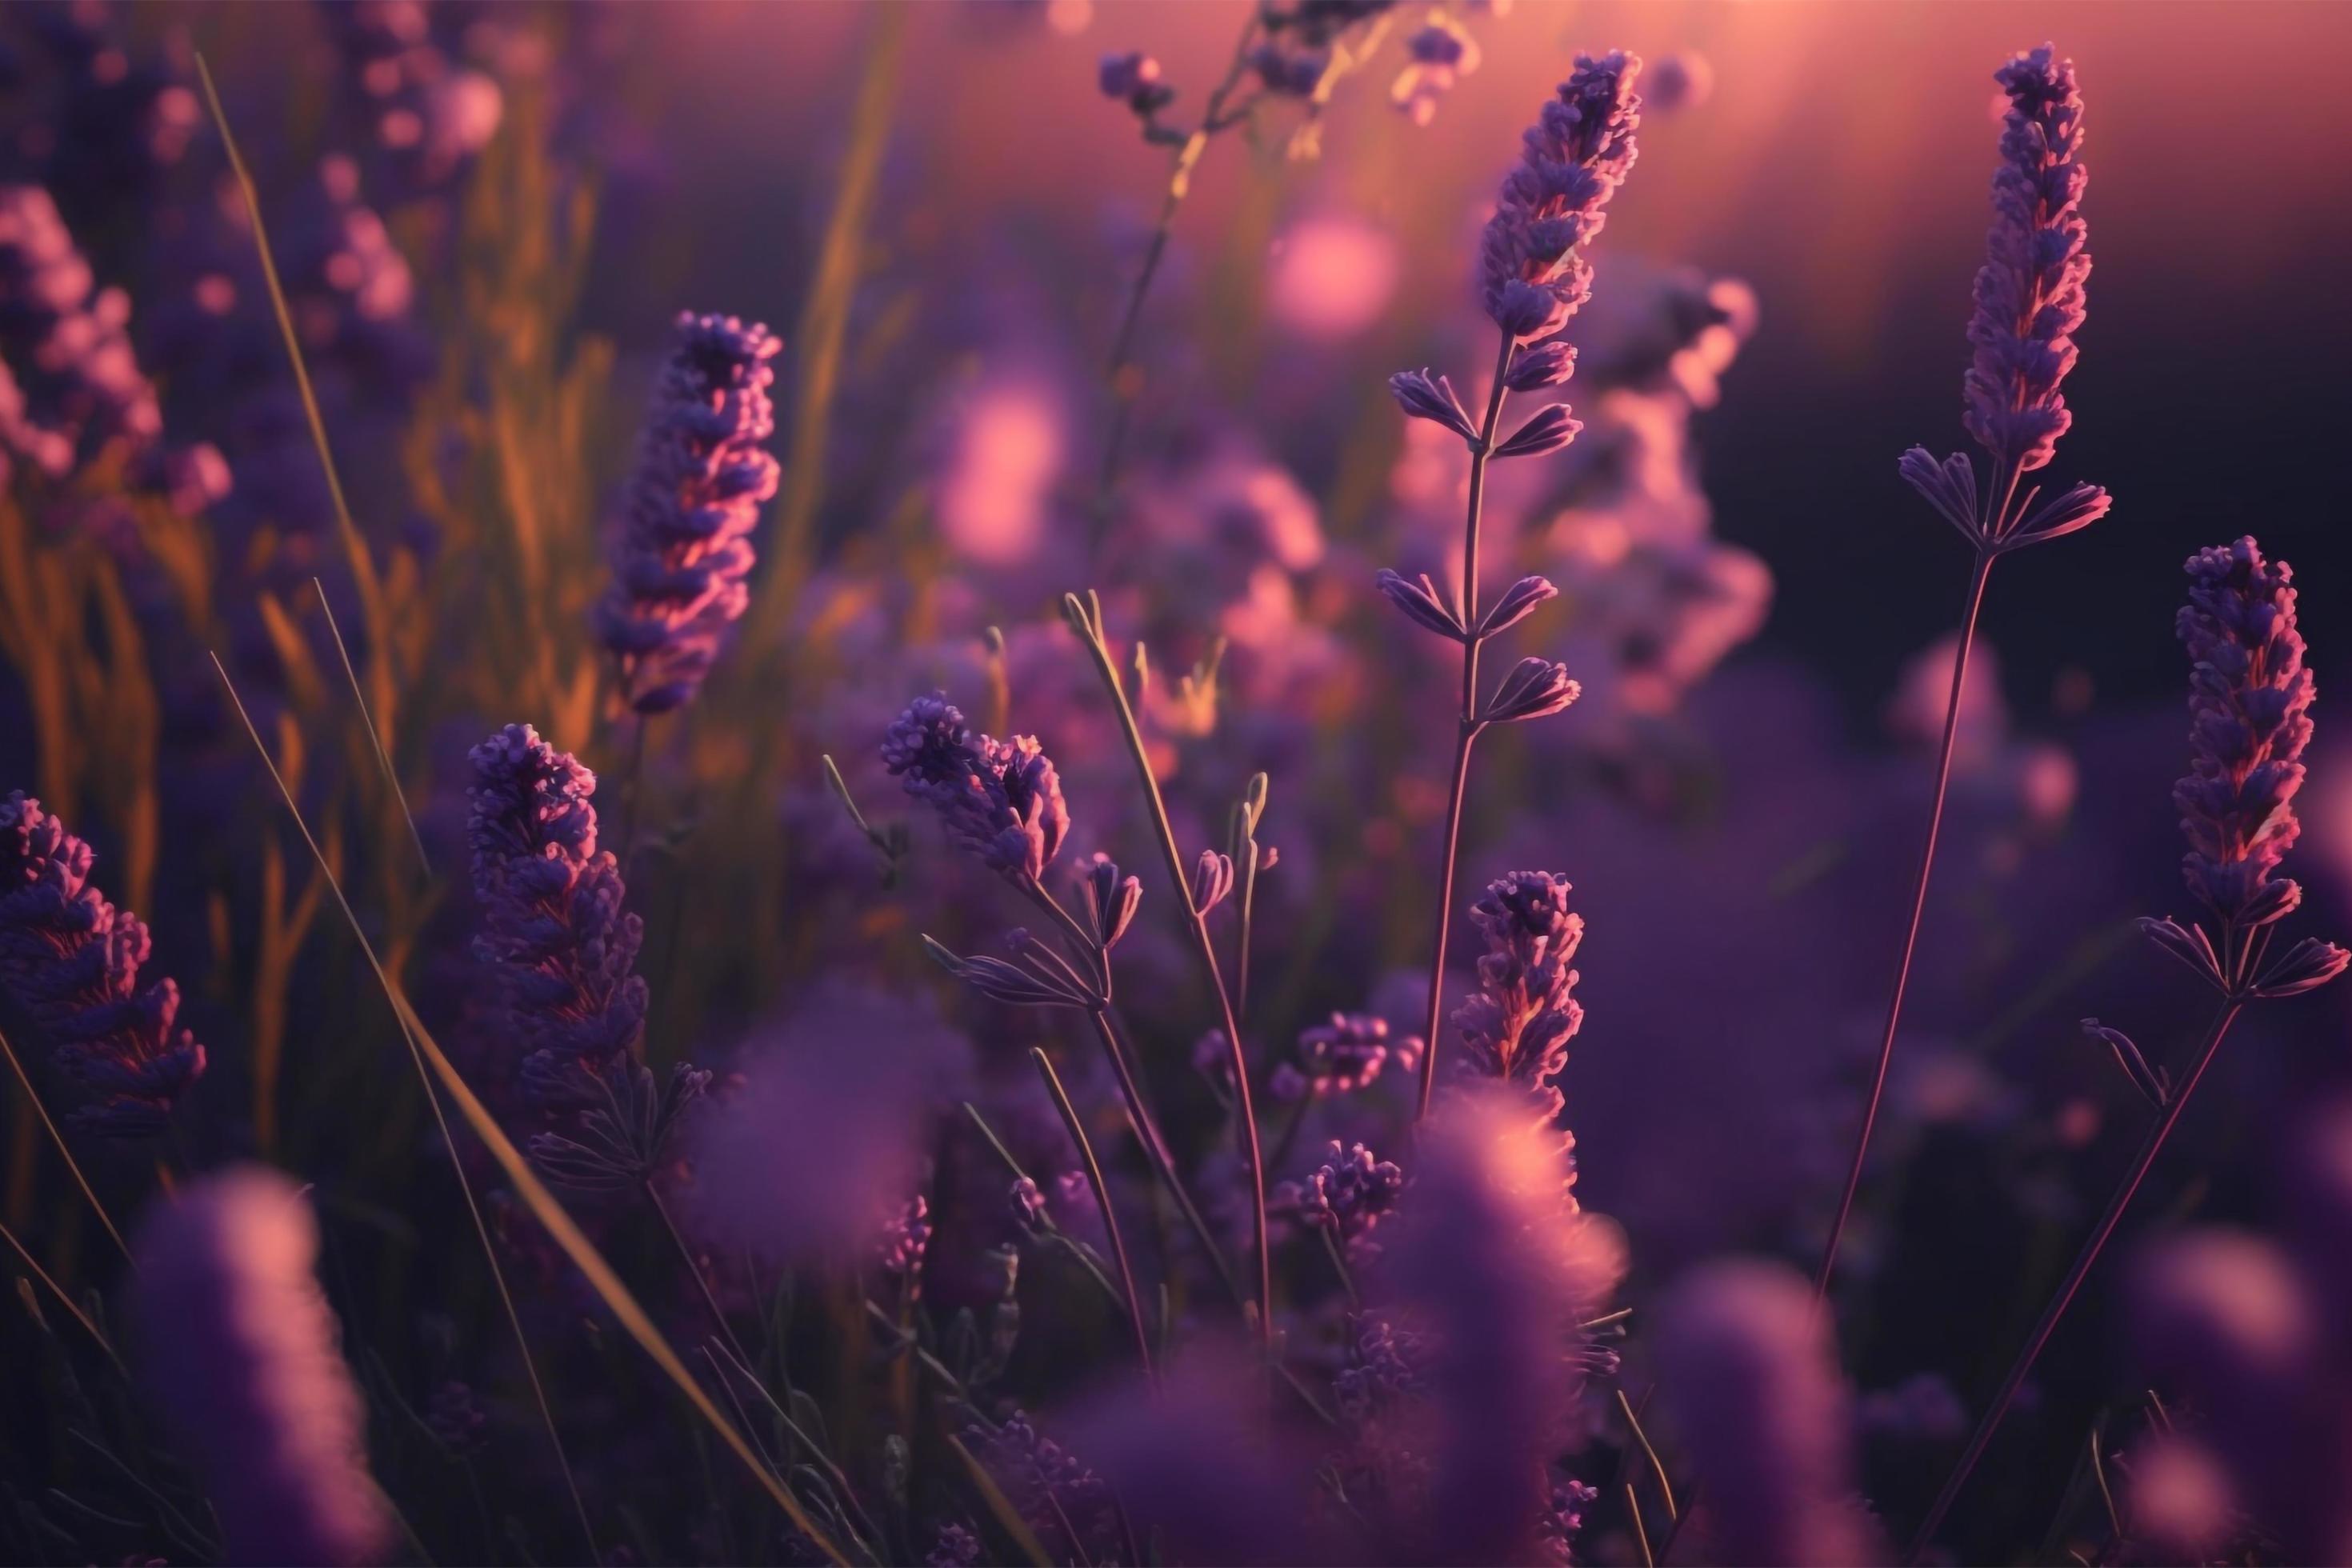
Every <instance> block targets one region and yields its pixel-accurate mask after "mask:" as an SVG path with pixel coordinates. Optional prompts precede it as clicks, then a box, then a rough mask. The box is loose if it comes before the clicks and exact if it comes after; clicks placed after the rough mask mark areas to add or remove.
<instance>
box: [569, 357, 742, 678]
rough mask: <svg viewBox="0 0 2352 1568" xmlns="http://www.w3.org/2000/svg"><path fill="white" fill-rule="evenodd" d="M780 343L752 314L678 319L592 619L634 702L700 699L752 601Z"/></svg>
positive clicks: (655, 388) (649, 410)
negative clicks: (722, 644) (609, 571)
mask: <svg viewBox="0 0 2352 1568" xmlns="http://www.w3.org/2000/svg"><path fill="white" fill-rule="evenodd" d="M782 347H783V344H782V342H780V341H779V340H778V339H777V338H776V337H775V336H774V335H773V334H772V333H771V332H770V331H768V329H767V328H766V327H764V326H761V325H760V324H759V323H757V322H751V323H746V322H744V321H739V320H737V319H736V318H735V317H733V316H697V315H693V314H685V315H681V316H679V317H678V319H677V332H676V335H675V337H674V339H673V341H672V343H671V347H670V354H669V360H668V363H667V364H666V365H665V366H664V367H663V369H662V373H661V377H660V379H659V381H657V382H656V384H655V387H654V395H653V402H652V405H651V407H650V408H649V409H648V410H647V411H646V423H645V429H644V434H643V436H642V437H641V439H640V441H639V445H638V448H637V467H636V472H635V475H634V476H633V477H632V478H631V479H630V481H629V489H628V500H627V503H626V510H625V512H624V513H623V515H622V517H621V520H620V523H619V526H618V527H617V528H616V529H615V530H614V535H613V542H612V565H613V586H612V590H611V592H610V593H609V594H608V595H606V596H605V598H604V603H603V604H602V605H600V606H599V607H598V610H597V617H596V621H597V631H598V634H599V635H600V636H601V637H603V639H604V646H605V647H608V648H610V649H611V650H612V651H613V653H614V655H615V656H616V657H617V658H619V660H620V663H621V674H622V679H623V680H624V681H625V684H626V687H627V696H628V701H629V705H630V706H631V707H632V708H634V709H635V710H637V711H638V712H639V713H662V712H667V711H668V710H671V709H674V708H678V707H681V706H683V705H685V704H686V703H688V702H690V701H692V700H694V696H695V693H696V692H698V690H700V689H701V687H702V681H703V678H704V677H705V676H707V675H709V673H710V667H711V664H712V662H713V661H714V660H716V659H717V658H718V657H719V637H720V636H721V635H722V634H723V633H724V632H725V631H726V629H727V627H728V626H730V625H732V624H733V623H734V622H735V621H737V620H738V619H740V617H741V616H742V614H743V610H744V607H745V605H748V604H749V603H750V598H751V595H750V591H749V590H748V589H747V588H746V587H745V586H744V579H745V577H746V576H748V575H749V574H750V573H751V559H752V555H751V530H752V529H753V527H754V526H756V525H757V524H758V522H759V521H760V508H761V505H762V504H763V503H764V502H766V501H767V500H769V499H770V498H771V497H772V496H773V495H774V494H775V493H776V483H777V477H778V471H777V467H776V460H775V458H772V457H771V456H769V455H768V453H767V452H765V451H764V450H762V449H761V446H760V443H761V442H762V441H765V440H767V439H768V438H769V437H771V436H772V435H774V434H775V428H776V419H775V408H774V405H772V404H771V403H770V401H769V398H768V387H769V385H770V384H772V383H773V382H774V380H775V377H776V373H775V371H774V370H773V369H772V367H771V366H770V365H769V363H768V361H770V360H771V359H772V358H774V357H775V355H776V354H777V353H778V352H779V351H780V350H782Z"/></svg>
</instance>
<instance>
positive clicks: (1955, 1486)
mask: <svg viewBox="0 0 2352 1568" xmlns="http://www.w3.org/2000/svg"><path fill="white" fill-rule="evenodd" d="M2244 1005H2245V999H2244V997H2243V996H2242V995H2236V994H2233V995H2231V996H2230V997H2228V998H2227V999H2226V1000H2224V1001H2223V1002H2222V1004H2221V1011H2219V1012H2218V1013H2216V1014H2214V1016H2213V1022H2212V1024H2211V1025H2210V1026H2209V1027H2208V1028H2207V1029H2206V1031H2205V1039H2204V1043H2203V1044H2202V1045H2200V1047H2198V1050H2197V1059H2196V1061H2195V1062H2194V1064H2192V1065H2191V1066H2190V1068H2189V1075H2188V1076H2187V1077H2186V1078H2184V1079H2181V1082H2180V1087H2179V1089H2178V1090H2177V1091H2176V1092H2175V1093H2174V1094H2173V1096H2172V1098H2171V1100H2169V1101H2168V1102H2167V1104H2166V1106H2165V1108H2164V1115H2163V1116H2162V1117H2161V1118H2160V1119H2158V1121H2157V1124H2156V1126H2155V1127H2154V1128H2153V1129H2151V1130H2150V1131H2149V1132H2148V1135H2147V1142H2144V1143H2142V1144H2141V1145H2140V1150H2139V1154H2138V1155H2137V1158H2135V1159H2134V1160H2133V1161H2132V1163H2131V1167H2130V1169H2128V1170H2126V1172H2125V1173H2124V1177H2123V1180H2122V1181H2121V1182H2120V1183H2118V1184H2116V1191H2115V1195H2114V1196H2113V1197H2110V1198H2109V1199H2108V1200H2107V1207H2106V1212H2105V1213H2104V1214H2102V1215H2100V1216H2099V1223H2098V1224H2097V1225H2096V1226H2094V1227H2093V1228H2092V1231H2091V1235H2090V1238H2089V1239H2088V1240H2087V1241H2085V1242H2084V1244H2083V1250H2082V1251H2081V1252H2079V1253H2077V1254H2076V1255H2075V1258H2074V1267H2073V1268H2069V1269H2068V1270H2067V1271H2066V1278H2065V1279H2064V1280H2063V1282H2062V1283H2061V1284H2060V1285H2059V1287H2058V1292H2057V1294H2056V1295H2054V1296H2053V1297H2051V1298H2050V1304H2049V1305H2048V1306H2047V1307H2044V1308H2043V1309H2042V1317H2041V1321H2038V1322H2036V1323H2035V1324H2034V1325H2033V1331H2032V1333H2031V1334H2030V1335H2028V1336H2027V1337H2026V1341H2025V1348H2024V1349H2023V1350H2021V1351H2020V1352H2018V1355H2017V1360H2016V1361H2015V1363H2012V1364H2011V1367H2010V1369H2009V1375H2008V1376H2006V1377H2004V1378H2002V1379H2001V1383H2000V1392H1999V1393H1997V1394H1994V1395H1993V1398H1992V1404H1991V1405H1988V1406H1987V1407H1986V1409H1985V1413H1984V1415H1983V1418H1982V1419H1980V1420H1979V1421H1978V1423H1977V1429H1976V1432H1975V1435H1974V1436H1970V1437H1969V1446H1968V1447H1967V1449H1966V1450H1965V1451H1964V1452H1963V1453H1962V1454H1961V1455H1960V1462H1959V1463H1958V1464H1957V1465H1955V1466H1954V1467H1952V1473H1951V1475H1950V1477H1949V1478H1948V1479H1946V1480H1945V1482H1944V1489H1943V1490H1942V1491H1941V1492H1940V1493H1938V1494H1937V1498H1936V1505H1935V1507H1933V1508H1931V1509H1929V1510H1927V1519H1926V1520H1925V1521H1923V1522H1922V1523H1921V1524H1920V1526H1919V1533H1918V1534H1917V1535H1916V1537H1915V1538H1913V1540H1912V1542H1911V1552H1910V1556H1909V1560H1910V1561H1911V1562H1914V1563H1916V1562H1918V1561H1919V1559H1920V1557H1921V1555H1922V1554H1923V1553H1925V1552H1926V1551H1927V1546H1928V1543H1929V1542H1932V1541H1934V1540H1935V1537H1936V1531H1937V1529H1938V1528H1939V1527H1940V1526H1941V1525H1942V1524H1943V1522H1944V1516H1945V1515H1946V1514H1947V1513H1948V1512H1949V1511H1950V1510H1951V1507H1952V1503H1953V1500H1955V1499H1957V1498H1958V1496H1959V1494H1960V1489H1961V1488H1962V1487H1963V1486H1965V1485H1967V1484H1968V1479H1969V1473H1970V1472H1971V1471H1973V1470H1974V1469H1975V1468H1976V1467H1977V1461H1978V1460H1979V1458H1983V1456H1984V1451H1985V1446H1986V1445H1987V1444H1989V1443H1990V1442H1991V1441H1992V1435H1993V1433H1994V1432H1995V1431H1996V1430H1998V1429H1999V1428H2000V1423H2001V1418H2002V1417H2003V1416H2005V1415H2008V1414H2009V1407H2010V1405H2011V1402H2012V1401H2014V1400H2015V1399H2016V1398H2017V1391H2018V1390H2019V1389H2020V1388H2021V1387H2022V1386H2023V1385H2024V1383H2025V1379H2026V1377H2027V1376H2028V1374H2030V1373H2032V1371H2033V1363H2035V1362H2036V1361H2038V1360H2040V1359H2041V1356H2042V1347H2043V1346H2045V1345H2047V1344H2048V1343H2049V1342H2050V1336H2051V1334H2052V1333H2053V1332H2054V1331H2056V1330H2057V1327H2058V1321H2059V1320H2060V1319H2061V1318H2063V1317H2064V1316H2065V1315H2066V1309H2067V1308H2068V1307H2070V1306H2072V1305H2073V1304H2074V1295H2075V1292H2076V1291H2078V1290H2080V1289H2082V1288H2083V1281H2084V1279H2087V1278H2088V1277H2089V1275H2090V1272H2091V1269H2092V1268H2093V1267H2095V1265H2096V1264H2097V1263H2098V1261H2099V1254H2100V1253H2101V1252H2102V1251H2104V1250H2105V1247H2106V1245H2107V1238H2108V1237H2111V1236H2113V1235H2114V1234H2115V1231H2116V1224H2117V1223H2118V1222H2120V1221H2121V1220H2122V1218H2123V1217H2124V1211H2125V1210H2126V1209H2127V1208H2129V1207H2130V1206H2131V1201H2132V1199H2133V1197H2134V1196H2136V1195H2137V1194H2138V1192H2139V1189H2140V1184H2141V1183H2142V1182H2144V1181H2146V1180H2147V1173H2148V1169H2149V1167H2150V1166H2152V1165H2154V1164H2155V1163H2156V1157H2157V1156H2158V1154H2160V1153H2162V1152H2164V1145H2165V1142H2166V1141H2167V1140H2168V1139H2169V1138H2171V1136H2172V1130H2173V1128H2174V1127H2176V1126H2178V1125H2179V1121H2180V1113H2181V1112H2182V1111H2183V1110H2187V1109H2188V1107H2189V1097H2190V1096H2191V1095H2193V1094H2195V1093H2196V1092H2197V1085H2198V1082H2199V1081H2200V1079H2203V1078H2204V1076H2205V1069H2206V1068H2209V1067H2211V1066H2212V1065H2213V1058H2214V1057H2215V1056H2217V1055H2219V1054H2220V1052H2221V1041H2222V1039H2223V1037H2226V1036H2227V1035H2228V1034H2229V1032H2230V1026H2231V1024H2232V1023H2235V1022H2236V1021H2237V1017H2238V1014H2239V1011H2240V1010H2241V1009H2242V1008H2243V1007H2244Z"/></svg>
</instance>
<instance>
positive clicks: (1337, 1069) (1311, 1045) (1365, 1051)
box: [1219, 1013, 1421, 1100]
mask: <svg viewBox="0 0 2352 1568" xmlns="http://www.w3.org/2000/svg"><path fill="white" fill-rule="evenodd" d="M1219 1048H1220V1049H1222V1048H1223V1040H1222V1037H1220V1040H1219ZM1391 1059H1393V1060H1394V1061H1395V1062H1396V1065H1397V1066H1398V1067H1399V1068H1402V1070H1404V1071H1406V1072H1411V1071H1412V1069H1413V1068H1414V1067H1416V1066H1417V1065H1418V1064H1419V1063H1420V1061H1421V1038H1420V1037H1419V1036H1407V1037H1404V1038H1402V1039H1400V1040H1396V1041H1394V1042H1391V1040H1390V1039H1389V1021H1388V1020H1387V1019H1386V1018H1378V1017H1374V1016H1372V1015H1370V1014H1369V1013H1334V1014H1332V1015H1331V1021H1330V1022H1329V1023H1328V1024H1318V1025H1316V1026H1314V1027H1313V1028H1311V1029H1306V1030H1302V1031H1301V1032H1300V1034H1299V1036H1298V1060H1297V1063H1296V1064H1295V1065H1294V1064H1293V1063H1290V1062H1284V1063H1283V1064H1282V1065H1281V1066H1280V1067H1277V1068H1275V1069H1274V1079H1273V1085H1272V1087H1273V1089H1274V1093H1275V1098H1276V1099H1277V1100H1300V1099H1304V1098H1306V1097H1307V1096H1308V1095H1314V1096H1317V1097H1318V1098H1319V1097H1322V1096H1326V1095H1335V1094H1353V1093H1354V1092H1355V1091H1356V1090H1358V1089H1363V1088H1366V1087H1367V1086H1369V1085H1370V1084H1371V1083H1372V1081H1373V1080H1374V1079H1378V1078H1379V1077H1380V1076H1381V1069H1382V1068H1386V1067H1387V1066H1388V1065H1389V1062H1390V1061H1391Z"/></svg>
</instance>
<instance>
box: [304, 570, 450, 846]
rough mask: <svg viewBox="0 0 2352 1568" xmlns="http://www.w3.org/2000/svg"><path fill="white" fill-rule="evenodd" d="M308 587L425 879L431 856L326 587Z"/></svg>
mask: <svg viewBox="0 0 2352 1568" xmlns="http://www.w3.org/2000/svg"><path fill="white" fill-rule="evenodd" d="M310 586H311V587H312V588H314V589H316V590H318V595H319V608H320V610H321V611H323V612H324V613H325V615H326V617H327V631H328V633H329V635H331V636H332V637H334V639H335V652H336V653H338V654H340V655H341V656H342V660H343V679H346V680H349V681H350V682H351V683H352V701H354V702H356V703H358V704H359V709H360V722H361V723H362V724H365V725H366V726H367V736H368V744H369V745H371V746H373V747H374V748H375V760H376V763H377V765H378V766H380V767H382V768H383V782H384V783H386V784H390V785H391V786H392V797H393V799H394V800H396V801H398V802H399V803H400V815H401V816H402V817H403V818H404V820H405V821H406V822H407V824H408V840H409V842H410V843H412V844H414V845H415V846H416V858H417V861H418V863H419V864H421V865H423V866H424V868H425V875H426V876H427V877H430V876H432V875H433V857H432V856H430V855H427V854H426V853H425V835H423V834H422V833H419V832H417V831H416V814H415V812H413V811H411V810H409V809H408V792H407V791H406V790H404V789H402V788H401V787H400V775H399V774H398V773H394V771H393V767H392V754H391V753H390V752H386V751H385V750H384V749H383V736H382V735H380V734H378V733H377V732H376V727H375V716H374V715H373V714H372V713H370V712H369V711H368V702H367V693H366V692H364V691H362V690H361V689H360V676H359V671H357V670H355V669H353V668H352V650H351V649H350V648H349V647H345V646H344V644H343V628H342V627H341V626H337V625H336V624H335V606H334V605H331V604H329V603H328V602H327V588H326V584H323V583H321V582H320V581H319V580H318V579H317V578H316V577H313V578H311V579H310Z"/></svg>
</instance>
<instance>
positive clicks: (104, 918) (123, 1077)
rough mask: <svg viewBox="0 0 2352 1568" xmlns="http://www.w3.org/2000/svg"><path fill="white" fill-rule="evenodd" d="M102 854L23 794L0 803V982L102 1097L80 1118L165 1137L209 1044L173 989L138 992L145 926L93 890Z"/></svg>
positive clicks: (68, 1067) (73, 1071)
mask: <svg viewBox="0 0 2352 1568" xmlns="http://www.w3.org/2000/svg"><path fill="white" fill-rule="evenodd" d="M95 858H96V857H95V856H94V855H93V854H92V853H91V850H90V847H89V845H88V844H85V843H83V842H82V841H81V840H80V839H79V838H77V837H74V836H73V835H72V834H71V833H69V832H68V831H67V830H66V827H65V825H64V824H63V823H61V822H59V821H58V819H57V818H56V817H55V816H50V815H49V814H48V813H47V812H46V811H44V810H42V809H41V803H40V802H39V801H37V800H34V799H32V798H30V797H29V796H27V795H26V794H25V792H24V791H22V790H17V791H15V792H13V793H11V794H10V795H8V797H7V798H6V799H5V800H0V987H5V989H6V990H7V992H8V994H10V995H12V996H14V997H15V998H16V1000H17V1002H18V1003H19V1004H21V1005H23V1007H24V1009H25V1011H26V1012H27V1013H29V1014H31V1015H32V1017H33V1021H34V1022H35V1023H37V1024H38V1025H39V1026H41V1027H42V1028H44V1029H46V1030H47V1032H48V1034H49V1036H50V1037H51V1039H52V1040H53V1041H54V1042H55V1044H56V1047H57V1062H58V1066H59V1067H61V1068H64V1069H65V1071H66V1072H67V1073H68V1075H69V1076H70V1077H72V1078H73V1079H76V1080H77V1081H78V1082H79V1083H80V1084H81V1085H82V1086H83V1087H84V1088H86V1089H89V1090H90V1091H91V1093H92V1094H93V1096H94V1097H95V1098H94V1099H93V1100H91V1102H90V1103H89V1104H88V1105H86V1106H83V1107H81V1108H80V1109H79V1110H77V1111H76V1112H75V1113H74V1121H76V1122H77V1123H79V1125H81V1126H83V1127H85V1128H87V1129H88V1130H89V1131H93V1132H98V1133H101V1134H104V1135H106V1136H109V1137H116V1138H135V1137H141V1136H144V1135H146V1134H150V1133H155V1132H160V1131H163V1128H164V1125H165V1123H166V1122H167V1121H169V1119H170V1117H171V1113H172V1108H173V1106H174V1105H176V1104H177V1103H178V1102H179V1100H180V1097H181V1096H183V1095H184V1094H185V1093H187V1091H188V1088H189V1086H190V1085H191V1084H193V1083H194V1082H195V1081H196V1079H197V1078H198V1077H199V1076H200V1075H201V1074H202V1073H203V1072H204V1070H205V1047H203V1046H201V1045H199V1044H197V1043H196V1038H195V1037H194V1035H192V1034H190V1033H189V1032H188V1031H187V1030H186V1029H184V1028H180V1027H178V1026H177V1019H178V1016H179V1011H180V989H179V987H178V986H177V985H174V984H173V983H172V982H171V981H170V980H158V981H155V982H154V983H152V984H149V985H147V986H145V987H143V988H142V986H141V985H140V984H139V966H140V965H141V964H142V963H146V962H147V957H148V952H149V950H150V941H149V937H148V934H147V927H146V925H145V924H144V923H143V922H142V921H141V920H140V919H139V917H138V916H136V915H134V914H132V913H131V912H130V911H129V910H118V909H116V908H115V907H114V906H113V905H112V904H110V903H109V902H107V900H105V898H104V897H103V896H102V895H100V892H99V890H98V889H96V888H94V887H92V886H90V882H89V868H90V865H91V862H92V861H93V860H94V859H95Z"/></svg>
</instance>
